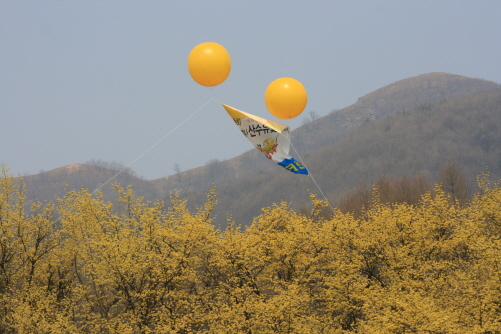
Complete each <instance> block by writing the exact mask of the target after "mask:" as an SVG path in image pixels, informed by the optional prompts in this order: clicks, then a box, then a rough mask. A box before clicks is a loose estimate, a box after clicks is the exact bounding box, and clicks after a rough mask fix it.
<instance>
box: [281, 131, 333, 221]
mask: <svg viewBox="0 0 501 334" xmlns="http://www.w3.org/2000/svg"><path fill="white" fill-rule="evenodd" d="M281 135H282V136H284V137H285V138H286V139H287V140H288V141H289V143H290V145H291V147H292V149H293V150H294V152H296V155H297V157H298V159H299V161H301V163H302V164H303V166H304V167H305V168H306V169H307V170H308V175H309V176H311V179H312V180H313V183H315V185H316V186H317V188H318V191H320V193H321V194H322V196H323V197H324V199H325V201H326V202H327V205H328V206H329V208H331V210H332V212H333V213H334V214H335V213H336V212H335V211H334V208H333V207H332V206H331V203H330V202H329V200H328V199H327V197H326V196H325V194H324V192H323V191H322V189H320V186H319V185H318V183H317V181H316V180H315V178H314V177H313V174H312V173H311V171H310V169H309V168H308V166H306V164H305V163H304V161H303V159H302V158H301V156H300V155H299V152H298V151H297V150H296V148H295V147H294V145H292V141H291V140H290V139H289V137H288V136H286V135H284V134H283V133H281Z"/></svg>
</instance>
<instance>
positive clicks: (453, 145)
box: [25, 73, 501, 226]
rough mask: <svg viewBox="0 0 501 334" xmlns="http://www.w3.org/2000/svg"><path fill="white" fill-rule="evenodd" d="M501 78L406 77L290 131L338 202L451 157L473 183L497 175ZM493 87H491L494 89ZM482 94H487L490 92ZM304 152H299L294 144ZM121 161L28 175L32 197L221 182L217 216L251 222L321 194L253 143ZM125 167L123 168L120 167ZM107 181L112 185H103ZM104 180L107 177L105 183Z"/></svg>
mask: <svg viewBox="0 0 501 334" xmlns="http://www.w3.org/2000/svg"><path fill="white" fill-rule="evenodd" d="M500 89H501V86H500V85H498V84H496V83H493V82H489V81H485V80H481V79H472V78H467V77H463V76H459V75H452V74H446V73H430V74H424V75H419V76H417V77H413V78H408V79H404V80H401V81H398V82H395V83H393V84H391V85H388V86H386V87H383V88H381V89H378V90H376V91H374V92H372V93H370V94H367V95H366V96H363V97H361V98H360V99H359V100H358V101H357V102H356V103H355V104H353V105H352V106H349V107H347V108H344V109H342V110H338V111H336V112H332V113H330V114H329V115H326V116H324V117H321V118H319V119H314V120H313V119H310V120H309V122H307V123H306V124H304V125H303V126H301V127H299V128H298V129H296V130H294V131H292V140H293V143H294V146H295V147H296V148H297V150H298V152H299V155H300V156H301V157H302V158H304V159H305V163H306V165H307V166H308V168H309V169H310V171H311V173H312V175H313V177H315V178H316V179H317V182H318V183H319V185H320V186H321V189H322V190H323V191H324V192H325V193H326V195H327V197H328V198H329V201H330V202H331V203H332V204H333V205H337V204H338V203H339V199H340V197H341V196H343V194H346V193H347V192H348V191H352V190H353V189H354V188H356V187H357V185H359V184H360V183H365V184H371V183H372V182H374V180H375V179H376V178H377V177H378V176H379V175H380V174H382V173H384V174H386V175H387V176H389V177H402V176H403V175H407V176H409V177H414V175H416V173H417V172H421V173H422V175H423V176H424V177H426V178H427V180H428V182H429V183H431V184H433V183H434V182H436V181H437V173H438V171H439V169H440V168H441V166H443V165H444V164H445V163H446V162H447V161H448V159H449V158H450V159H452V161H453V162H454V163H455V164H457V165H458V166H459V168H460V170H461V172H462V173H465V175H467V178H468V182H469V183H470V184H475V176H476V175H478V174H479V173H481V172H483V171H484V170H485V167H486V166H488V167H489V168H490V171H491V172H492V174H493V176H496V177H497V176H498V175H499V165H500V161H499V141H500V137H499V133H500V131H499V127H500V124H499V115H500V112H499V107H498V106H499V103H498V95H496V94H497V93H496V92H499V91H500ZM487 92H492V94H488V93H487ZM482 93H485V94H484V95H482ZM291 154H292V155H294V156H296V153H295V152H291ZM123 168H124V166H122V165H121V164H117V163H106V162H103V161H90V162H88V163H87V164H76V165H70V166H66V167H62V168H58V169H56V170H52V171H48V172H41V173H40V174H37V175H29V176H26V177H25V182H26V184H27V187H28V197H29V198H38V199H41V200H53V199H54V196H55V195H57V194H61V193H64V192H65V189H70V190H71V189H77V190H79V189H81V188H86V189H88V190H89V191H90V192H92V191H94V190H95V189H100V190H101V191H102V192H103V193H104V197H105V199H108V200H115V199H116V194H115V192H114V191H113V189H112V184H113V183H115V182H118V183H120V184H121V185H122V186H124V187H125V186H127V185H129V184H130V185H132V187H133V188H134V190H135V192H136V193H137V194H140V195H142V196H144V197H145V199H148V200H155V199H158V198H163V199H166V198H168V196H169V194H170V192H171V191H173V190H176V191H178V192H179V193H180V195H181V196H183V197H186V198H189V199H190V201H189V202H190V205H193V206H195V205H197V204H199V203H201V201H203V199H204V198H205V192H206V191H207V190H208V189H209V188H210V187H211V186H212V184H214V185H215V186H216V189H217V191H218V194H219V199H220V204H219V206H218V208H217V210H216V212H217V215H218V218H217V224H218V225H221V226H225V225H226V216H227V215H230V216H232V217H234V218H235V219H236V220H237V222H238V223H241V224H245V225H248V224H250V223H251V220H252V217H254V216H256V215H257V214H259V213H260V208H262V207H264V206H267V205H269V203H272V202H279V201H281V200H287V201H293V207H294V208H299V207H307V206H308V203H309V200H308V199H309V191H311V192H316V193H318V189H317V187H316V185H315V183H314V182H313V181H312V179H311V178H305V177H302V176H294V175H291V174H290V173H289V172H287V171H285V170H283V169H281V168H279V167H277V166H276V165H275V164H273V163H272V162H270V161H269V160H268V159H266V158H265V157H264V156H263V155H262V154H261V153H260V152H258V151H257V150H255V149H252V150H249V151H248V152H246V153H244V154H242V155H240V156H238V157H235V158H233V159H230V160H227V161H219V160H217V159H213V160H211V161H209V162H207V164H206V165H205V166H201V167H199V168H195V169H192V170H188V171H185V172H180V171H179V173H176V174H175V175H171V176H169V177H166V178H162V179H158V180H152V181H147V180H144V179H142V178H140V177H137V176H136V175H135V174H134V172H133V171H131V170H130V169H124V170H123V171H122V169H123ZM117 173H118V175H117ZM105 183H106V185H104V184H105ZM103 185H104V186H103Z"/></svg>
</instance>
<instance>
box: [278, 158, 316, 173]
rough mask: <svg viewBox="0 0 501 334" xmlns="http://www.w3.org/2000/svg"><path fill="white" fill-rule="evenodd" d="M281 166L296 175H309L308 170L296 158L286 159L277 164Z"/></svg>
mask: <svg viewBox="0 0 501 334" xmlns="http://www.w3.org/2000/svg"><path fill="white" fill-rule="evenodd" d="M277 164H278V165H279V166H282V167H283V168H285V169H287V170H290V171H291V172H293V173H296V174H305V175H308V170H307V169H306V167H304V166H303V165H302V164H301V163H300V162H299V161H297V160H296V159H294V158H290V159H284V160H283V161H282V162H279V163H277Z"/></svg>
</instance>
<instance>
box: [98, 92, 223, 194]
mask: <svg viewBox="0 0 501 334" xmlns="http://www.w3.org/2000/svg"><path fill="white" fill-rule="evenodd" d="M211 101H216V99H214V97H213V96H212V90H211V98H210V100H209V101H207V102H205V104H204V105H203V106H201V107H200V108H198V110H196V111H195V112H194V113H193V114H191V115H190V116H188V118H186V119H185V120H184V121H182V122H181V123H180V124H178V125H177V126H176V127H175V128H174V129H172V130H170V131H169V132H168V133H167V134H166V135H165V136H163V137H162V138H160V139H159V140H158V141H157V142H156V143H155V144H153V145H151V147H150V148H148V149H147V150H146V151H144V152H143V153H141V155H139V156H138V157H137V158H136V159H134V160H132V162H131V163H129V164H128V165H127V166H125V167H124V168H122V169H121V170H120V171H119V172H118V173H116V174H115V175H113V176H112V177H111V178H110V179H109V180H108V181H106V182H105V183H103V184H102V185H100V186H99V187H98V188H96V189H95V190H94V191H93V192H92V194H91V195H93V194H94V193H95V192H96V191H98V190H99V189H101V188H102V187H104V186H105V185H107V184H108V183H110V181H111V180H113V179H114V178H115V177H117V176H118V175H119V174H121V173H122V172H123V171H124V170H126V169H127V168H129V167H130V166H131V165H132V164H133V163H135V162H136V161H138V160H139V159H141V158H142V157H143V156H144V155H145V154H146V153H148V152H149V151H151V150H152V149H153V148H154V147H155V146H157V145H158V144H160V142H161V141H163V140H164V139H165V138H167V137H168V136H169V135H170V134H171V133H173V132H174V131H176V130H177V129H178V128H180V127H181V126H182V125H183V124H184V123H186V122H187V121H188V120H189V119H190V118H192V117H193V116H195V114H196V113H198V112H199V111H200V110H202V109H203V108H205V106H207V105H208V104H209V103H210V102H211ZM216 102H217V101H216Z"/></svg>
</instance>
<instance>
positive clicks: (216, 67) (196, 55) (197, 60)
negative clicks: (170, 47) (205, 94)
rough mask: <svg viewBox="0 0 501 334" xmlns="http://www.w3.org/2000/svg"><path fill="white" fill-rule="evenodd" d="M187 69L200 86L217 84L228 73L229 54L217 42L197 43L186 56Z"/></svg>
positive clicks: (229, 64) (224, 78)
mask: <svg viewBox="0 0 501 334" xmlns="http://www.w3.org/2000/svg"><path fill="white" fill-rule="evenodd" d="M188 70H189V71H190V75H191V77H192V78H193V80H195V81H196V82H198V83H199V84H201V85H202V86H207V87H212V86H217V85H219V84H220V83H222V82H223V81H224V80H226V78H227V77H228V75H230V70H231V59H230V54H229V53H228V51H226V49H225V48H224V47H223V46H221V45H220V44H218V43H212V42H207V43H202V44H199V45H197V46H195V47H194V48H193V50H191V52H190V55H189V56H188Z"/></svg>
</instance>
